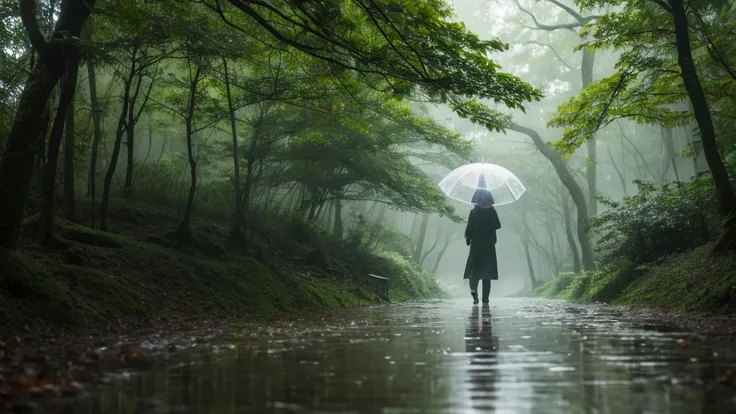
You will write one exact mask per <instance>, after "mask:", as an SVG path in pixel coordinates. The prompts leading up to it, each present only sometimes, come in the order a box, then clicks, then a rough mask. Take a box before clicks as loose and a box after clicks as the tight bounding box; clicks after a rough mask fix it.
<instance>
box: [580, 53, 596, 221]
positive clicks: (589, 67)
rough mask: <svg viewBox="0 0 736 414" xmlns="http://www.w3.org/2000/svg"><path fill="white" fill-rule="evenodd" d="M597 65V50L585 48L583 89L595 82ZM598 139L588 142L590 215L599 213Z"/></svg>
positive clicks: (582, 72)
mask: <svg viewBox="0 0 736 414" xmlns="http://www.w3.org/2000/svg"><path fill="white" fill-rule="evenodd" d="M594 65H595V51H590V50H588V49H583V61H582V63H581V66H580V71H581V76H582V80H583V89H585V88H586V87H587V86H588V85H590V83H591V82H593V67H594ZM597 144H598V143H597V140H596V138H595V137H592V138H591V139H589V140H588V141H587V142H586V144H585V145H586V147H587V149H588V162H587V164H586V168H585V177H586V179H587V181H588V215H589V216H590V217H595V216H597V215H598V200H597V198H596V197H597V196H598V150H597Z"/></svg>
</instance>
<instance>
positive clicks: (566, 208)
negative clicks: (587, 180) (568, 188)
mask: <svg viewBox="0 0 736 414" xmlns="http://www.w3.org/2000/svg"><path fill="white" fill-rule="evenodd" d="M562 212H563V215H564V222H565V235H566V236H567V244H568V246H570V252H571V253H572V265H573V270H574V271H575V273H580V272H581V271H582V270H583V266H582V265H581V263H580V252H579V251H578V245H577V243H575V235H574V234H573V231H572V220H571V218H570V215H571V214H572V212H571V211H570V202H569V201H568V198H567V194H563V195H562Z"/></svg>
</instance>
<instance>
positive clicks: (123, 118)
mask: <svg viewBox="0 0 736 414" xmlns="http://www.w3.org/2000/svg"><path fill="white" fill-rule="evenodd" d="M137 53H138V48H137V47H133V53H132V60H131V64H130V71H129V72H128V77H127V78H126V79H125V81H124V82H123V103H122V106H121V109H120V117H119V118H118V125H117V129H116V131H115V143H114V144H113V148H112V154H111V155H110V165H108V166H107V172H106V173H105V181H104V183H103V186H102V205H101V206H100V228H101V229H102V230H103V231H106V230H107V208H108V206H109V204H110V190H111V187H112V179H113V177H114V176H115V168H117V165H118V159H119V157H120V146H121V145H122V142H123V134H125V129H126V122H127V119H128V110H129V104H130V89H131V87H132V85H133V79H135V74H136V71H137V67H136V54H137Z"/></svg>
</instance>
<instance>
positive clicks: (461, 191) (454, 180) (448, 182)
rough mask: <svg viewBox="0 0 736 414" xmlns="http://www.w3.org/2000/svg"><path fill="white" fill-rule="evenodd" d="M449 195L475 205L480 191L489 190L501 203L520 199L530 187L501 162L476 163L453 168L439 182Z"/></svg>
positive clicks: (444, 191) (496, 202)
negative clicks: (525, 185)
mask: <svg viewBox="0 0 736 414" xmlns="http://www.w3.org/2000/svg"><path fill="white" fill-rule="evenodd" d="M438 185H439V187H440V189H441V190H442V192H443V193H445V195H446V196H448V197H450V198H452V199H455V200H458V201H462V202H463V203H467V204H475V200H474V196H477V195H476V192H477V190H481V189H485V190H489V191H490V192H491V194H492V195H493V200H494V204H495V205H497V206H500V205H503V204H509V203H513V202H514V201H516V200H518V199H519V198H520V197H521V195H522V194H524V191H526V188H525V187H524V184H522V183H521V180H519V178H517V177H516V176H515V175H514V174H513V173H512V172H511V171H509V170H507V169H506V168H503V167H501V166H500V165H495V164H487V163H482V162H478V163H474V164H467V165H463V166H462V167H458V168H456V169H454V170H452V171H451V172H450V173H449V174H447V175H446V176H445V178H443V179H442V181H440V182H439V184H438Z"/></svg>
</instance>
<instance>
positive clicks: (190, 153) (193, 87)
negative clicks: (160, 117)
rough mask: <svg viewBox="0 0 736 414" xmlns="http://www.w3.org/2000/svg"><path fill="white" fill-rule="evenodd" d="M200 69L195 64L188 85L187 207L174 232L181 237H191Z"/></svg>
mask: <svg viewBox="0 0 736 414" xmlns="http://www.w3.org/2000/svg"><path fill="white" fill-rule="evenodd" d="M201 70H202V68H201V67H200V66H199V64H197V68H196V72H195V74H194V78H193V79H192V80H191V82H190V84H189V100H188V102H187V117H186V122H185V123H186V134H187V158H188V159H189V178H190V180H191V181H190V183H189V195H188V196H187V207H186V210H184V218H182V220H181V222H180V223H179V227H177V229H176V232H177V233H178V234H179V235H180V236H183V237H189V236H190V235H191V230H190V227H189V226H190V224H191V222H192V210H193V209H194V194H195V192H196V191H197V160H196V159H195V158H194V148H193V146H194V144H193V142H192V141H193V139H194V137H193V135H194V128H193V126H192V125H193V123H194V108H195V106H196V102H197V85H198V84H199V76H200V74H201Z"/></svg>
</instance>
